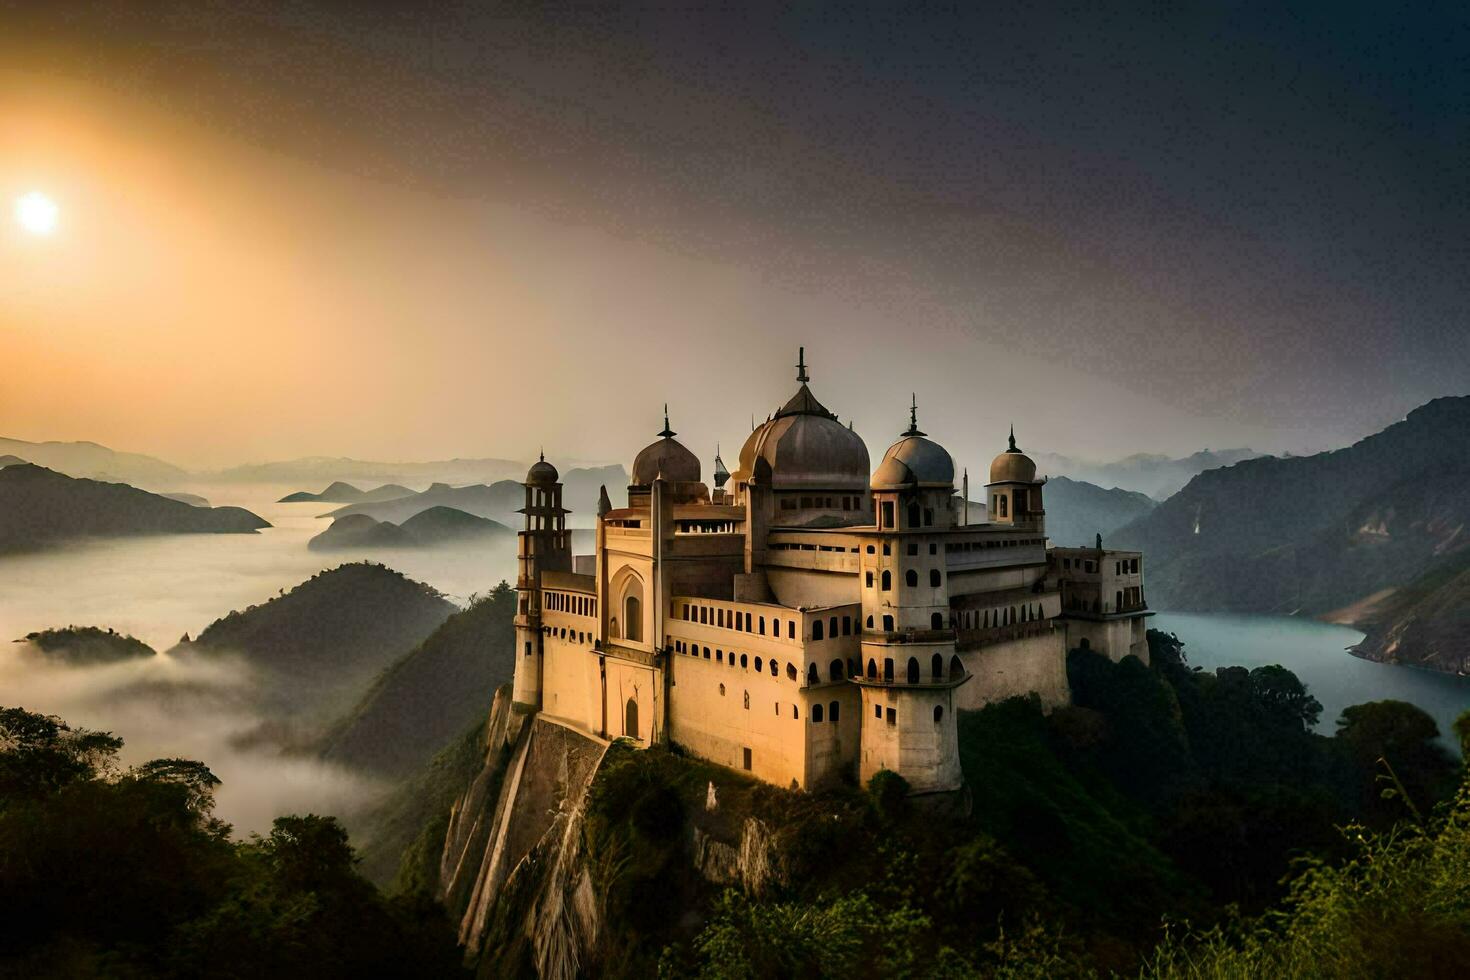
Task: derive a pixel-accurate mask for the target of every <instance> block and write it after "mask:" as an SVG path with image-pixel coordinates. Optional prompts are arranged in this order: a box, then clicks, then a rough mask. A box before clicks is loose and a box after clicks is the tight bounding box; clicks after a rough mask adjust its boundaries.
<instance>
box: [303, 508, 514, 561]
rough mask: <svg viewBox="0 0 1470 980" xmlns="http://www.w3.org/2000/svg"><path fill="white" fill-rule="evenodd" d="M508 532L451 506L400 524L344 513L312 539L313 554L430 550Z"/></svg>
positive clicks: (310, 544)
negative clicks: (370, 549) (381, 549)
mask: <svg viewBox="0 0 1470 980" xmlns="http://www.w3.org/2000/svg"><path fill="white" fill-rule="evenodd" d="M511 533H512V532H511V529H510V528H508V527H506V526H505V525H504V524H500V523H498V522H496V521H491V520H486V519H485V518H483V517H475V516H474V515H473V514H466V513H465V512H464V511H461V510H455V509H453V508H452V507H430V508H429V509H428V510H425V511H420V512H419V513H417V514H415V515H414V516H412V517H410V518H409V519H408V520H406V521H404V522H403V523H402V524H401V525H399V524H394V523H392V522H390V521H377V520H374V519H373V518H372V517H369V516H368V515H367V514H347V515H345V516H343V517H339V518H337V519H336V520H334V521H332V526H331V527H329V528H327V529H326V530H325V531H323V532H322V533H321V534H318V535H317V536H316V537H314V538H312V539H311V541H310V542H309V543H308V544H307V547H308V548H310V549H311V550H313V551H344V550H348V549H354V548H433V547H437V546H439V545H447V544H460V543H467V542H474V541H487V540H490V539H492V538H496V537H500V536H509V535H510V534H511Z"/></svg>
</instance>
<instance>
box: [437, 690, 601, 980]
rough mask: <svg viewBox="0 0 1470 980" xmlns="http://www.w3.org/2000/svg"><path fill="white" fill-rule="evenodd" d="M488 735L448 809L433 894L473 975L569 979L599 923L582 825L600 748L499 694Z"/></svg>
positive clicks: (588, 951)
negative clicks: (475, 769)
mask: <svg viewBox="0 0 1470 980" xmlns="http://www.w3.org/2000/svg"><path fill="white" fill-rule="evenodd" d="M488 731H489V736H488V738H487V745H486V756H485V767H484V769H483V770H482V771H481V772H480V774H479V775H478V776H477V777H476V778H475V780H474V781H473V782H472V783H471V785H470V787H469V788H468V789H467V790H466V791H465V793H464V794H463V795H462V796H461V797H460V798H459V799H458V800H456V801H455V804H454V807H453V809H452V811H451V814H450V820H449V828H448V831H447V833H446V835H445V844H444V855H443V859H442V861H441V865H440V894H439V897H440V899H441V900H442V901H443V903H444V905H445V908H446V909H448V910H449V912H450V914H451V916H452V917H453V918H454V919H455V920H457V922H458V926H459V939H460V943H461V944H462V945H463V946H464V949H465V955H466V960H467V961H468V962H470V963H471V964H474V965H475V966H476V968H477V972H478V973H479V975H481V976H499V975H503V974H504V973H505V972H507V970H508V969H509V970H510V972H517V968H511V967H509V966H508V963H516V964H518V968H519V969H521V970H524V969H526V968H529V969H531V970H533V971H534V972H535V973H536V974H537V975H538V976H541V977H575V976H577V975H578V974H579V973H580V972H582V968H583V966H584V964H586V963H587V962H588V961H589V958H590V956H591V954H592V952H593V950H594V949H595V946H596V942H597V933H598V927H599V923H600V922H601V913H600V909H599V906H598V903H597V901H596V898H595V895H596V892H595V889H594V888H593V885H592V875H591V869H590V868H589V866H588V864H587V861H586V855H585V853H584V851H583V840H582V837H583V835H582V825H583V814H584V808H585V804H586V795H587V789H588V787H589V786H590V785H591V782H592V779H593V777H594V776H595V775H596V772H597V767H598V765H599V764H600V763H601V762H602V758H603V755H604V753H605V752H606V751H607V746H608V743H607V742H605V741H603V740H602V739H599V738H596V737H594V736H591V735H588V734H586V733H583V732H579V731H576V730H574V729H571V728H569V727H567V726H565V725H563V724H561V723H560V722H557V721H555V720H553V719H550V718H547V717H545V716H535V717H534V718H530V717H528V716H526V715H524V714H521V713H520V712H518V711H517V710H516V709H515V708H513V707H512V706H511V703H510V698H509V693H508V692H507V691H504V690H502V692H500V693H499V694H497V696H496V700H495V705H494V707H493V708H492V709H491V718H490V723H489V726H488ZM492 950H493V951H494V955H493V957H491V956H486V955H483V954H485V953H487V952H488V951H492Z"/></svg>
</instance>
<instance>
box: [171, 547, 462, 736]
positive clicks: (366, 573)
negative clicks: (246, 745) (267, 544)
mask: <svg viewBox="0 0 1470 980" xmlns="http://www.w3.org/2000/svg"><path fill="white" fill-rule="evenodd" d="M455 611H456V610H455V606H454V605H453V603H451V602H449V601H447V600H446V599H444V598H442V597H441V596H440V595H439V594H438V593H437V592H435V591H434V590H433V589H431V588H429V587H428V586H427V585H423V584H421V583H419V582H415V581H413V580H412V579H409V578H407V577H405V576H404V575H402V574H400V573H399V572H395V571H393V570H392V569H391V568H386V567H384V566H382V565H374V564H368V563H365V562H364V563H357V564H349V565H341V566H339V567H337V568H334V569H330V570H328V571H324V572H320V573H318V574H316V575H314V576H312V578H310V579H309V580H307V581H306V582H303V583H301V584H300V585H298V586H296V587H295V588H294V589H292V590H291V591H289V592H284V593H282V594H281V595H279V596H276V597H274V598H272V599H270V600H269V601H267V602H265V603H263V604H261V605H259V606H251V607H249V608H248V609H245V610H243V611H237V612H232V613H230V614H229V615H228V616H225V617H224V618H222V619H219V620H216V621H215V622H213V623H211V624H210V625H209V627H208V628H206V629H205V630H204V631H203V632H202V633H200V634H199V635H198V637H197V638H196V639H195V640H194V641H193V642H191V643H187V644H180V646H178V647H176V648H174V651H173V652H177V653H181V654H197V655H205V656H209V655H224V654H235V655H239V656H242V657H244V658H245V659H246V660H247V661H248V662H249V663H250V664H252V665H253V666H255V667H256V668H258V669H260V670H261V671H262V672H263V673H264V674H265V675H266V677H267V679H268V681H270V682H271V683H270V685H269V687H270V689H271V690H272V691H273V695H274V696H273V697H272V698H269V700H274V701H275V702H277V704H278V705H279V706H282V707H287V708H302V707H309V708H317V707H324V708H325V709H326V710H328V711H330V712H333V713H337V712H341V711H345V710H347V708H349V707H350V706H351V705H352V704H353V703H355V702H356V701H357V699H358V698H359V697H361V695H362V692H363V690H364V689H365V688H366V687H367V686H368V684H369V683H371V681H372V679H373V678H374V677H375V676H376V675H377V674H378V673H379V672H380V671H382V670H383V669H384V668H385V667H387V666H389V665H390V664H392V663H394V662H396V661H397V660H399V659H400V658H401V657H402V656H403V655H404V653H405V652H407V651H409V650H412V649H413V648H414V647H415V646H416V645H417V644H419V643H421V642H422V641H423V640H424V639H425V638H427V637H428V636H429V635H430V634H431V633H433V632H434V630H436V629H437V628H438V627H439V626H440V625H441V624H442V623H443V622H444V621H445V620H446V619H448V618H449V617H450V616H452V615H453V614H454V612H455Z"/></svg>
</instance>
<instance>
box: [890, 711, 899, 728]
mask: <svg viewBox="0 0 1470 980" xmlns="http://www.w3.org/2000/svg"><path fill="white" fill-rule="evenodd" d="M888 724H890V725H896V724H898V712H897V711H895V710H894V709H893V708H889V709H888Z"/></svg>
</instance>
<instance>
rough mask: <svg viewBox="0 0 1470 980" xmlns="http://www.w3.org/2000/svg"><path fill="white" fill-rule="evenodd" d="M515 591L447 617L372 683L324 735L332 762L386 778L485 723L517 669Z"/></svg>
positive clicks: (503, 588) (406, 771)
mask: <svg viewBox="0 0 1470 980" xmlns="http://www.w3.org/2000/svg"><path fill="white" fill-rule="evenodd" d="M515 605H516V594H515V591H514V590H513V589H511V588H510V587H509V586H507V585H505V584H504V583H502V584H501V585H500V586H499V587H498V588H496V589H495V590H493V591H491V592H490V593H489V594H488V595H485V596H482V597H477V598H476V599H475V600H474V601H473V602H472V603H471V604H470V606H469V608H468V609H465V610H464V611H463V612H458V613H455V614H454V615H453V616H451V617H449V619H447V620H445V621H444V624H443V625H441V626H440V627H439V628H438V629H437V630H435V631H434V633H433V635H431V636H430V637H429V638H428V639H426V640H424V642H423V643H421V644H419V646H418V647H416V648H415V649H414V650H413V652H411V653H409V654H408V655H407V656H405V657H404V658H403V659H401V660H399V661H398V662H397V663H395V664H394V665H393V666H392V667H390V668H389V669H388V670H387V671H386V672H384V673H383V675H382V676H381V677H379V678H378V680H377V682H376V683H374V684H373V686H372V689H371V690H370V691H368V693H367V695H366V697H364V698H363V699H362V701H361V702H360V703H359V704H358V705H357V707H356V708H355V709H354V710H353V711H352V712H351V713H350V714H349V715H348V716H347V717H345V718H343V719H342V720H341V721H340V722H339V723H338V724H337V725H336V726H335V727H334V729H333V731H332V732H331V733H330V734H329V735H328V736H327V738H326V739H325V740H324V746H325V747H324V749H323V751H322V756H323V757H324V758H326V759H328V760H330V761H333V762H339V763H341V764H343V765H347V766H351V767H353V768H356V769H365V770H370V771H372V772H376V773H380V774H383V775H386V776H392V777H402V776H408V775H410V774H412V773H413V772H415V771H416V770H418V769H419V768H420V767H422V766H424V765H427V764H428V762H429V760H431V759H432V758H433V757H434V756H435V755H436V754H437V753H438V752H440V751H441V750H442V749H444V748H445V746H447V745H448V744H449V743H450V742H452V741H453V740H454V739H455V738H456V737H457V736H459V735H461V734H462V733H463V732H464V731H465V729H467V728H470V727H473V726H474V725H476V724H478V723H479V722H481V721H483V720H484V718H485V715H486V714H487V713H488V712H489V710H490V703H491V701H492V700H493V699H494V696H495V689H496V688H497V687H499V686H500V685H502V684H505V683H507V682H509V681H510V679H511V675H512V674H513V673H514V672H515V635H514V632H513V630H512V628H511V620H512V618H513V617H514V616H515Z"/></svg>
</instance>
